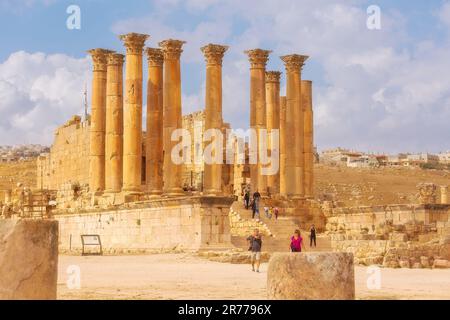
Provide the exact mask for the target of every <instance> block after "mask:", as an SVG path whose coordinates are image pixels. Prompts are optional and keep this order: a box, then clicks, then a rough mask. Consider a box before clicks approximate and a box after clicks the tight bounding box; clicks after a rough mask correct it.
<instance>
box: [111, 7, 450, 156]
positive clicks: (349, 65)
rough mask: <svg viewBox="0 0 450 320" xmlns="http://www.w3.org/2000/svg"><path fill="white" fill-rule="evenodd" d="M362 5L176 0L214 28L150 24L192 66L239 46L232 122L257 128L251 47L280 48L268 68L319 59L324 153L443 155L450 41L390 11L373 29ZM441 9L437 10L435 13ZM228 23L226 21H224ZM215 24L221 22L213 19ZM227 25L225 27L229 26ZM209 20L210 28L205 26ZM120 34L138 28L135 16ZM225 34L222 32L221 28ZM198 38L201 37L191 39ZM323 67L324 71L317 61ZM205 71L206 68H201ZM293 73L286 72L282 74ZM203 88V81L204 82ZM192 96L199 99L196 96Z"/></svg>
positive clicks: (231, 59) (230, 83)
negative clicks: (421, 38)
mask: <svg viewBox="0 0 450 320" xmlns="http://www.w3.org/2000/svg"><path fill="white" fill-rule="evenodd" d="M362 3H363V2H362V1H358V0H354V1H333V3H332V2H330V1H325V0H307V1H302V2H301V4H300V3H299V2H298V1H294V0H285V1H269V0H262V1H238V0H235V1H231V2H230V1H228V2H227V3H226V4H224V3H223V2H222V3H220V2H217V3H215V2H210V1H188V2H180V1H175V2H174V3H172V8H171V10H173V9H174V8H176V7H178V8H184V10H187V11H189V10H190V8H192V7H195V4H197V6H198V8H199V10H208V11H207V13H208V14H207V15H206V17H207V19H209V20H208V21H209V22H202V23H199V24H197V25H196V26H194V27H192V29H191V30H183V31H179V30H176V29H174V28H172V27H171V23H170V21H165V20H164V19H156V20H157V23H158V25H155V24H154V23H155V22H153V25H152V22H151V21H150V20H153V21H155V19H153V18H154V17H156V16H157V13H154V15H153V16H152V18H149V19H148V21H147V22H146V25H147V28H146V29H145V30H146V31H148V32H149V33H150V34H153V35H154V36H155V37H159V36H160V35H161V31H162V34H163V36H164V37H167V36H169V35H177V36H178V37H180V38H181V39H186V40H188V43H189V42H192V43H193V44H194V45H195V50H192V51H189V50H187V51H188V56H187V57H185V59H186V60H185V61H186V62H199V61H200V59H202V57H201V54H200V53H199V52H198V47H199V46H200V45H201V44H204V43H206V42H209V41H211V42H216V43H221V42H223V41H226V43H227V44H229V45H230V46H231V48H230V50H229V52H228V53H227V55H226V58H225V62H224V71H223V86H224V88H223V94H224V97H223V101H224V108H223V109H224V117H225V120H228V121H231V123H232V125H233V126H234V127H242V126H246V125H247V124H248V108H249V107H248V105H249V85H248V83H249V73H248V68H249V64H248V61H247V60H246V57H245V55H243V53H242V51H243V50H245V49H249V48H253V47H257V46H261V47H263V48H266V49H273V50H274V53H273V54H272V55H271V61H270V62H269V65H270V66H269V68H272V66H273V65H275V66H278V67H280V63H279V62H278V63H277V62H276V61H277V59H278V56H279V55H281V54H285V53H302V54H308V55H310V56H311V59H310V60H309V61H308V63H307V65H306V66H305V68H304V74H306V75H312V76H313V77H312V80H316V79H314V77H315V76H318V78H319V79H320V80H321V81H316V82H315V86H314V102H315V103H314V104H315V116H316V118H315V119H316V142H317V144H318V146H319V148H324V147H331V146H337V145H342V146H346V147H351V148H360V149H362V150H372V151H393V152H395V151H439V150H441V149H448V148H449V147H450V145H449V143H450V142H449V141H450V139H449V138H450V133H449V130H448V124H447V123H446V121H445V120H443V119H447V120H448V119H449V118H450V113H449V109H450V104H449V101H450V75H449V74H448V73H446V72H444V70H450V62H449V60H448V52H449V50H450V45H449V42H448V41H446V42H444V43H433V42H432V41H427V42H418V41H417V38H415V35H414V34H409V33H408V29H407V20H408V17H405V16H404V15H403V14H402V12H400V11H398V10H397V11H395V10H391V11H387V10H384V9H383V8H381V9H382V10H381V13H382V29H381V30H378V31H371V30H368V29H367V28H366V19H367V13H366V8H364V7H363V6H362ZM432 14H433V13H432V12H430V15H432ZM218 17H220V19H216V18H218ZM439 17H440V19H441V21H443V22H445V23H447V22H450V3H448V2H447V3H445V4H444V5H443V7H442V10H440V15H439ZM214 19H216V20H214ZM236 19H241V20H242V21H244V22H245V23H244V25H245V28H244V29H243V30H242V31H241V32H238V33H236V32H232V33H231V32H230V30H233V27H234V26H233V24H232V23H230V21H235V20H236ZM223 22H226V23H225V24H223ZM204 23H206V25H203V24H204ZM126 24H127V26H126V27H127V28H121V26H122V27H123V22H122V23H118V24H116V26H115V29H116V30H117V29H121V30H125V29H127V30H128V31H131V30H133V28H135V27H139V26H140V25H141V24H140V23H139V21H134V20H133V19H129V20H127V21H126ZM221 27H223V28H225V31H223V32H222V33H218V32H216V31H217V30H220V28H221ZM191 39H193V40H194V41H190V40H191ZM186 47H188V45H186ZM314 64H315V65H318V66H320V68H321V70H320V72H321V74H317V71H316V73H312V72H311V71H310V70H309V67H310V65H314ZM198 68H203V65H200V64H199V65H198ZM283 71H284V70H283ZM202 85H203V86H204V84H202ZM203 94H204V93H203V92H202V90H199V92H198V94H197V95H192V94H191V95H189V99H188V100H186V101H185V105H189V108H191V107H192V103H193V101H195V103H200V102H197V101H202V99H201V97H202V95H203ZM193 96H196V97H195V99H194V98H193Z"/></svg>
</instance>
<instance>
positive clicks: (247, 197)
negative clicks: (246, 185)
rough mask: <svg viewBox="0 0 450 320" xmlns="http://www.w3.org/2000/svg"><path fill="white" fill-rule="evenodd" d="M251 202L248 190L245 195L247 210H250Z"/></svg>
mask: <svg viewBox="0 0 450 320" xmlns="http://www.w3.org/2000/svg"><path fill="white" fill-rule="evenodd" d="M249 203H250V192H249V191H248V190H246V191H245V195H244V205H245V209H246V210H248V206H249Z"/></svg>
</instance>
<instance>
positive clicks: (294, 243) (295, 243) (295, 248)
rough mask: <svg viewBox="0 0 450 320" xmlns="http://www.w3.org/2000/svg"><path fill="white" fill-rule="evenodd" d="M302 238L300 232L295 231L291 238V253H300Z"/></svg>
mask: <svg viewBox="0 0 450 320" xmlns="http://www.w3.org/2000/svg"><path fill="white" fill-rule="evenodd" d="M302 242H303V238H302V236H301V235H300V230H298V229H297V230H295V231H294V235H293V236H292V237H291V246H290V250H291V252H302Z"/></svg>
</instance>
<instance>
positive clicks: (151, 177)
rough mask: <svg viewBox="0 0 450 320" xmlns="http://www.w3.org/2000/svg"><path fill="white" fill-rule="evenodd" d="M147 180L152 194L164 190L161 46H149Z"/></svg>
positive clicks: (162, 59) (162, 62)
mask: <svg viewBox="0 0 450 320" xmlns="http://www.w3.org/2000/svg"><path fill="white" fill-rule="evenodd" d="M146 53H147V58H148V81H147V138H146V145H147V148H146V170H145V173H146V182H147V190H148V192H149V193H150V194H151V195H160V194H162V192H163V161H164V153H163V64H164V55H163V52H162V50H161V49H159V48H147V49H146Z"/></svg>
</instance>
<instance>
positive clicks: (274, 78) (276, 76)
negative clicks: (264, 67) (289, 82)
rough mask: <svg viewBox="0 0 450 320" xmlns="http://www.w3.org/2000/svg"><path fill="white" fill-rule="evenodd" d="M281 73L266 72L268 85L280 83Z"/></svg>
mask: <svg viewBox="0 0 450 320" xmlns="http://www.w3.org/2000/svg"><path fill="white" fill-rule="evenodd" d="M280 77H281V72H280V71H266V83H267V82H275V83H280Z"/></svg>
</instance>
